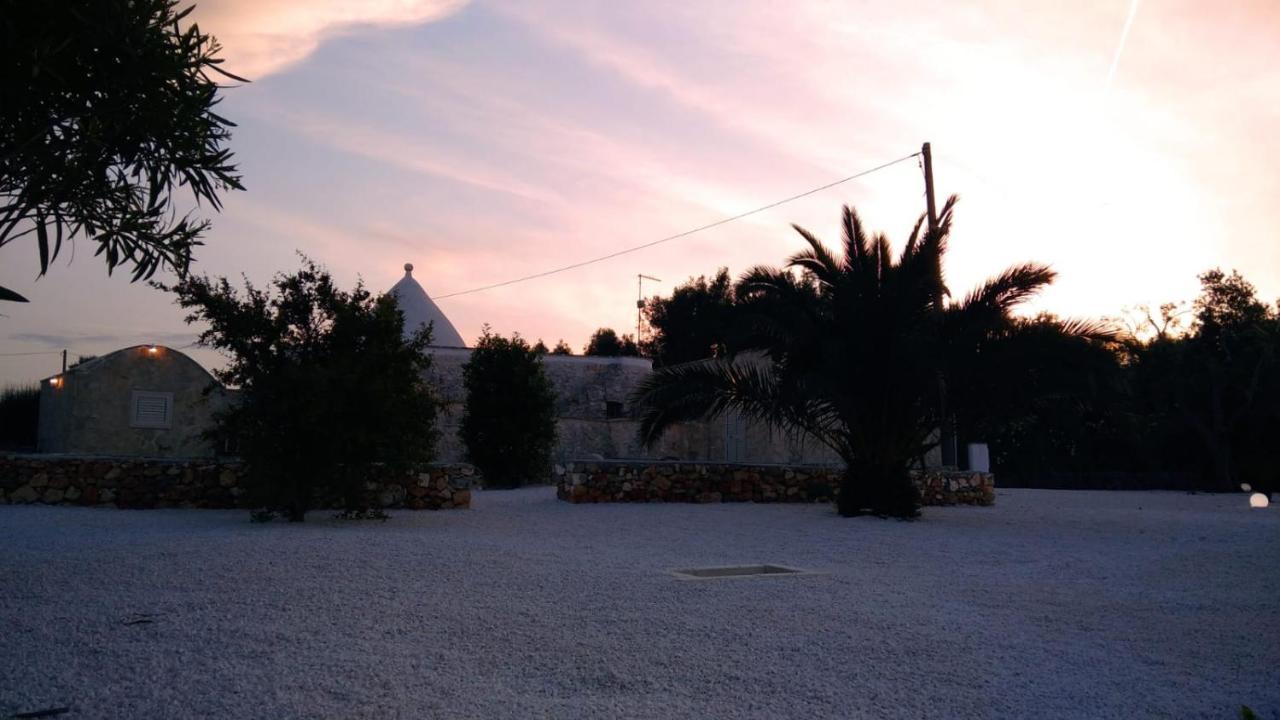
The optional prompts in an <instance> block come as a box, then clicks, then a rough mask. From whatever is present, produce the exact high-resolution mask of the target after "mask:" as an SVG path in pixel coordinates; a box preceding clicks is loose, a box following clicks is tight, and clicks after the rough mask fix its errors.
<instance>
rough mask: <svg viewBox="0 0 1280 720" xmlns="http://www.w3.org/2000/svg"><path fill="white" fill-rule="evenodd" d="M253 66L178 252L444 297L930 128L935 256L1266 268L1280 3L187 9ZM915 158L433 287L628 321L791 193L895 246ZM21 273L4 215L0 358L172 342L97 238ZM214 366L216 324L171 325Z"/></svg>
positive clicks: (763, 194)
mask: <svg viewBox="0 0 1280 720" xmlns="http://www.w3.org/2000/svg"><path fill="white" fill-rule="evenodd" d="M191 17H192V18H194V19H195V21H196V22H198V23H199V24H200V26H201V28H202V29H203V30H205V31H207V32H210V33H212V34H213V35H215V36H216V37H218V39H219V40H220V41H221V42H222V44H223V46H224V50H223V57H224V58H226V63H225V67H226V68H227V69H229V70H230V71H232V72H234V73H237V74H239V75H243V76H245V77H247V78H249V79H251V80H252V82H251V83H250V84H247V85H239V86H236V87H230V88H228V89H226V90H225V91H223V97H224V101H223V104H222V106H221V109H220V113H221V114H222V115H224V116H226V117H229V118H230V119H232V120H233V121H235V122H236V123H237V124H238V127H237V128H236V129H235V133H234V136H233V139H232V143H231V147H232V149H233V150H234V152H235V155H236V160H237V162H238V163H239V165H240V169H241V171H242V173H243V176H244V184H245V186H246V188H247V190H246V191H245V192H234V193H230V194H228V195H226V197H225V207H224V209H223V211H222V212H221V213H214V212H212V211H211V210H208V209H207V208H206V209H205V211H204V212H205V214H206V215H207V216H208V217H210V218H211V219H212V221H213V228H212V230H211V231H210V232H209V233H208V234H207V236H206V237H205V243H206V244H205V246H204V247H202V248H200V249H199V250H198V252H197V255H196V263H195V265H194V266H193V268H194V271H195V272H198V273H204V274H209V275H213V276H223V275H226V276H232V277H236V276H239V275H241V274H244V275H245V276H247V277H248V278H250V279H252V280H253V281H255V282H256V283H258V284H264V283H265V282H267V281H268V280H269V279H270V277H271V276H272V274H273V273H276V272H279V271H288V270H292V269H295V268H297V267H298V258H297V253H299V252H301V253H305V254H306V255H308V256H310V257H311V258H313V259H315V260H317V261H319V262H321V263H322V264H324V265H326V266H327V267H328V268H329V269H330V270H331V271H332V272H333V273H334V274H335V276H336V277H337V278H338V280H339V281H341V282H342V283H344V284H348V285H349V284H353V283H355V282H356V281H357V279H363V281H364V282H365V283H366V284H367V285H368V286H370V287H372V288H374V289H375V290H385V289H387V288H389V287H390V286H391V285H392V284H393V283H394V282H395V281H396V280H398V279H399V278H400V277H401V276H402V274H403V270H402V266H403V264H404V263H405V262H412V263H413V264H414V265H415V268H416V270H415V272H414V276H415V277H416V278H417V279H418V281H419V282H421V283H422V285H423V286H424V287H425V288H426V290H427V292H428V293H429V294H431V295H432V296H433V297H435V296H441V295H449V294H453V293H458V292H462V291H466V290H468V289H471V288H475V287H478V286H483V285H488V284H491V283H495V282H501V281H503V280H507V279H511V278H515V277H520V276H523V275H528V274H532V273H537V272H541V271H544V270H548V269H551V268H555V267H559V266H562V265H567V264H571V263H575V262H578V261H581V260H584V259H588V258H591V257H596V256H601V255H605V254H608V253H611V252H613V251H616V250H618V249H622V248H626V247H631V246H634V245H640V244H643V243H647V242H651V241H653V240H656V239H658V238H662V237H665V236H668V235H672V234H675V233H679V232H682V231H684V230H688V229H690V228H693V227H697V226H701V225H704V224H707V223H711V222H714V221H716V220H719V219H721V218H724V217H727V216H731V215H736V214H738V213H741V212H744V211H746V210H750V209H752V208H755V207H759V206H762V205H765V204H768V203H772V202H774V201H776V200H779V199H781V198H785V197H788V196H791V195H795V194H797V193H801V192H804V191H806V190H809V189H812V188H815V187H818V186H821V185H825V184H827V183H830V182H832V181H834V180H837V179H839V178H842V177H846V176H849V175H852V174H854V173H857V172H860V171H862V170H865V169H868V168H871V167H874V166H877V165H880V164H882V163H885V162H887V161H891V160H895V159H897V158H902V157H905V156H908V155H910V154H912V153H915V152H917V151H918V150H919V149H920V146H921V143H923V142H925V141H929V142H930V143H931V144H932V148H933V156H934V175H935V179H936V185H937V193H938V196H939V202H941V199H942V198H944V197H945V196H947V195H949V194H951V193H958V194H959V195H960V196H961V200H960V204H959V206H958V208H957V211H956V218H955V225H954V230H953V235H952V240H951V251H950V255H949V258H948V265H947V268H946V271H947V280H948V283H949V284H950V286H951V289H952V291H953V293H956V294H962V293H964V292H965V291H966V290H967V289H968V288H970V287H972V286H973V285H974V284H976V283H978V282H980V281H981V280H982V279H984V278H986V277H988V276H991V275H994V274H996V273H997V272H999V271H1000V270H1002V269H1003V268H1004V267H1006V266H1008V265H1010V264H1012V263H1017V262H1023V261H1039V262H1045V263H1049V264H1050V265H1052V266H1053V267H1054V268H1055V269H1056V270H1057V271H1058V273H1059V277H1058V280H1057V282H1056V283H1055V285H1054V286H1053V287H1052V288H1051V289H1050V290H1048V291H1047V292H1046V293H1044V294H1043V295H1042V296H1041V297H1040V298H1038V299H1037V300H1036V301H1035V302H1034V303H1033V304H1032V305H1031V306H1030V307H1029V308H1028V311H1039V310H1048V311H1052V312H1056V313H1059V314H1062V315H1068V316H1085V317H1097V316H1104V315H1117V314H1119V313H1120V312H1121V311H1122V310H1123V309H1124V308H1126V307H1130V306H1133V305H1137V304H1140V303H1150V304H1157V303H1160V302H1164V301H1173V300H1187V299H1190V298H1192V297H1193V296H1194V295H1195V292H1196V288H1197V281H1196V275H1197V274H1198V273H1200V272H1202V271H1204V270H1206V269H1208V268H1212V267H1222V268H1238V269H1239V270H1241V271H1242V272H1243V273H1244V274H1245V276H1246V277H1247V278H1248V279H1250V280H1251V281H1252V282H1253V283H1254V284H1255V285H1256V286H1257V287H1258V289H1259V291H1260V293H1261V294H1262V296H1263V297H1264V298H1267V299H1274V298H1277V297H1280V235H1278V234H1277V232H1276V230H1275V228H1276V227H1277V226H1280V202H1277V200H1278V199H1280V173H1277V172H1276V171H1275V168H1276V166H1277V164H1278V161H1280V134H1277V133H1276V132H1275V128H1276V127H1280V82H1277V81H1276V70H1275V68H1276V67H1278V66H1280V3H1276V2H1274V1H1273V0H1253V1H1250V0H1240V1H1237V2H1231V3H1205V2H1202V1H1200V0H1146V2H1141V3H1136V2H1134V1H1133V0H1107V1H1099V2H1083V1H1082V2H1072V3H1060V2H1049V1H1048V0H1044V1H1041V2H1026V1H1025V0H993V1H992V2H974V3H954V2H947V1H940V2H895V3H884V2H841V3H837V2H800V1H799V0H797V1H796V2H788V3H777V2H773V1H772V0H741V1H735V2H718V1H715V0H707V1H706V2H688V0H681V1H679V2H658V1H654V2H645V3H615V2H598V3H590V2H580V1H577V0H574V1H566V2H556V1H548V2H506V3H496V2H484V1H482V0H472V1H471V2H466V1H465V0H364V1H362V2H339V1H338V0H275V1H274V2H272V1H271V0H204V1H203V2H200V3H199V4H198V5H197V7H196V9H195V11H194V13H193V14H192V16H191ZM923 193H924V185H923V180H922V173H921V169H920V167H919V165H918V161H917V159H914V158H913V159H910V160H908V161H906V162H902V163H898V164H896V165H894V166H892V167H890V168H887V169H885V170H882V171H879V172H876V173H873V174H871V175H868V176H866V177H864V178H860V179H858V180H853V181H851V182H848V183H845V184H842V185H839V186H838V187H835V188H832V189H829V190H825V191H822V192H818V193H815V194H813V195H810V196H808V197H806V198H804V199H802V200H798V201H795V202H792V203H787V204H785V205H782V206H780V207H777V208H774V209H771V210H769V211H766V212H762V213H759V214H757V215H753V216H751V217H749V218H746V219H743V220H740V221H736V222H733V223H728V224H725V225H721V226H719V227H716V228H714V229H711V230H708V231H705V232H702V233H698V234H695V235H692V236H689V237H687V238H683V239H681V240H677V241H673V242H669V243H665V244H662V245H658V246H656V247H653V248H650V249H647V250H644V251H640V252H637V253H634V254H630V255H625V256H623V257H619V258H616V259H613V260H609V261H606V262H601V263H597V264H593V265H590V266H587V267H584V268H581V269H577V270H573V271H569V272H565V273H560V274H556V275H553V276H550V277H546V278H542V279H538V280H533V281H530V282H526V283H520V284H515V285H510V286H507V287H503V288H499V289H495V290H490V291H486V292H478V293H472V294H465V295H458V296H456V297H449V298H443V299H441V300H439V305H440V307H441V308H442V309H443V310H444V312H445V313H446V314H447V315H448V316H449V317H450V319H451V320H452V322H453V323H454V325H455V326H456V327H457V329H458V331H459V332H460V333H461V334H462V336H463V337H464V338H465V339H467V340H468V341H471V340H473V339H474V338H475V337H476V336H477V335H478V334H479V333H480V331H481V327H482V326H483V325H484V324H485V323H488V324H490V325H491V326H492V327H493V329H494V330H496V331H498V332H501V333H510V332H513V331H518V332H520V333H521V334H522V335H524V336H525V337H527V338H530V339H538V338H542V339H544V340H545V341H546V342H547V343H548V344H553V343H554V342H555V341H557V340H559V339H564V340H566V341H568V342H569V343H570V344H571V345H573V346H574V347H576V348H581V347H582V345H583V344H584V343H585V342H586V339H587V338H588V336H589V335H590V334H591V332H592V331H593V330H594V329H595V328H597V327H602V326H611V327H615V328H617V329H618V330H619V331H620V332H634V328H635V322H636V310H635V300H636V295H637V280H636V275H637V274H638V273H644V274H646V275H650V276H653V277H657V278H661V281H660V282H653V281H646V284H645V287H644V290H645V294H646V295H651V294H657V293H668V292H670V290H671V289H672V288H673V287H674V286H676V285H678V284H679V283H681V282H683V281H685V280H686V279H688V278H689V277H691V276H697V275H701V274H710V273H714V272H715V270H716V269H717V268H718V267H728V268H729V269H730V271H731V272H733V273H734V274H738V273H741V272H742V271H744V270H746V269H747V268H748V267H750V266H752V265H756V264H774V265H776V264H781V263H782V262H783V261H784V260H785V259H786V257H787V256H788V255H789V254H791V253H793V252H795V251H796V250H798V249H800V247H801V240H800V238H799V236H798V235H797V234H796V233H795V232H794V231H793V230H792V229H791V228H790V225H791V224H792V223H795V224H798V225H801V226H803V227H805V228H808V229H809V230H812V231H814V232H815V233H817V234H818V235H819V237H822V238H824V239H826V240H827V241H828V242H829V243H830V244H833V245H836V244H838V242H839V231H838V221H839V217H840V209H841V206H842V205H845V204H849V205H852V206H854V207H856V208H857V210H858V211H859V213H860V215H861V216H862V218H863V220H864V222H865V223H866V224H867V225H868V226H869V227H871V228H874V229H876V230H882V231H884V232H886V233H887V234H888V235H889V237H890V238H891V239H892V240H894V241H895V243H896V244H897V245H898V246H899V247H900V246H901V242H902V241H903V240H904V239H905V236H906V234H907V233H908V231H909V230H910V228H911V226H912V224H913V223H914V221H915V219H916V217H917V216H918V215H919V213H921V212H922V211H923V209H924V196H923ZM76 250H78V252H73V251H67V250H64V253H63V255H62V256H60V257H59V258H58V260H57V262H56V263H55V265H54V267H52V268H51V270H50V272H49V273H48V275H46V276H45V277H39V278H38V277H37V272H38V262H37V257H36V251H35V248H34V245H33V243H30V242H24V241H19V242H17V243H11V244H9V245H7V246H5V247H4V248H0V286H5V287H9V288H12V289H14V290H17V291H18V292H21V293H23V294H24V295H26V296H27V297H28V298H29V299H30V300H31V302H30V303H29V304H25V305H19V304H5V306H4V307H3V308H0V313H3V315H4V316H3V317H0V354H11V353H28V352H30V353H49V354H41V355H25V356H13V355H8V356H4V357H0V385H5V384H10V383H17V382H29V381H34V380H36V379H38V378H41V377H45V376H48V375H50V374H53V373H55V372H56V371H57V370H58V369H59V363H60V358H59V357H58V356H57V354H56V353H57V352H59V351H60V350H61V349H62V348H68V349H69V350H70V354H71V357H72V359H73V360H74V359H75V357H76V356H77V355H88V354H100V353H104V352H109V351H111V350H114V349H117V348H119V347H124V346H127V345H133V344H139V343H150V342H158V343H162V344H167V345H171V346H175V347H178V346H183V345H187V344H189V343H191V342H192V341H193V340H194V338H195V336H196V334H197V329H196V328H193V327H190V326H187V325H186V324H185V323H184V320H183V316H184V313H183V311H181V310H180V309H179V308H178V307H176V306H175V305H173V303H172V302H171V298H169V297H168V296H166V295H165V294H164V293H162V292H160V291H157V290H154V289H151V288H149V287H147V286H145V285H143V284H140V283H139V284H130V283H129V282H128V275H127V274H124V273H117V274H116V276H115V277H110V278H109V277H108V276H107V273H106V270H105V266H104V265H103V264H102V262H101V260H100V259H99V258H94V257H93V252H92V250H93V248H92V245H91V244H90V243H85V242H81V243H79V244H78V248H76ZM188 351H189V352H191V353H192V355H193V356H194V357H196V359H197V360H199V361H200V362H201V363H203V364H205V365H206V366H213V365H216V364H218V363H219V358H218V357H217V355H215V354H214V353H212V352H210V351H207V350H203V349H200V348H192V349H189V350H188Z"/></svg>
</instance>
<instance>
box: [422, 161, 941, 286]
mask: <svg viewBox="0 0 1280 720" xmlns="http://www.w3.org/2000/svg"><path fill="white" fill-rule="evenodd" d="M919 154H920V153H918V152H914V153H911V154H910V155H905V156H903V157H900V158H898V159H897V160H890V161H889V162H887V163H884V164H882V165H877V166H875V167H873V168H869V169H867V170H863V171H862V172H859V173H854V174H853V175H850V176H849V177H845V178H841V179H839V180H836V181H834V182H829V183H827V184H826V185H822V186H819V187H816V188H813V189H811V190H806V191H804V192H802V193H799V194H797V195H792V196H791V197H787V198H783V199H781V200H777V201H775V202H771V203H769V204H768V205H761V206H760V207H758V208H755V209H753V210H748V211H746V212H744V213H739V214H737V215H732V216H730V217H726V218H721V219H719V220H716V221H715V222H712V223H707V224H706V225H700V226H698V227H696V228H693V229H692V230H685V231H684V232H681V233H676V234H675V235H668V236H666V237H664V238H659V239H658V240H653V241H651V242H647V243H644V244H643V245H635V246H633V247H629V248H625V249H623V250H618V251H616V252H611V253H609V254H608V255H601V256H600V257H595V258H591V259H590V260H583V261H581V262H576V263H573V264H572V265H565V266H563V267H558V268H554V269H551V270H544V271H542V272H539V273H534V274H532V275H525V276H524V277H518V278H514V279H512V280H504V281H502V282H498V283H493V284H492V285H483V286H481V287H476V288H471V289H470V290H461V291H459V292H454V293H449V294H448V295H438V296H436V297H434V298H432V299H433V300H437V301H439V300H445V299H447V298H453V297H458V296H459V295H470V294H472V293H478V292H483V291H485V290H493V289H494V288H500V287H506V286H507V285H515V284H516V283H522V282H526V281H528V280H536V279H538V278H543V277H547V276H548V275H555V274H556V273H562V272H565V271H567V270H576V269H578V268H580V267H586V266H587V265H593V264H595V263H598V262H604V261H605V260H612V259H613V258H616V257H620V256H622V255H627V254H630V253H633V252H637V251H639V250H644V249H646V248H651V247H653V246H655V245H661V244H662V243H666V242H671V241H672V240H679V239H680V238H685V237H689V236H690V235H693V234H695V233H700V232H702V231H703V230H710V229H711V228H714V227H719V226H721V225H725V224H727V223H731V222H733V221H735V220H741V219H742V218H745V217H750V216H751V215H755V214H757V213H762V212H764V211H765V210H772V209H773V208H776V207H778V206H779V205H785V204H787V203H789V202H792V201H795V200H799V199H800V198H803V197H808V196H810V195H813V194H814V193H819V192H822V191H823V190H829V189H831V188H833V187H835V186H837V185H843V184H844V183H847V182H849V181H850V180H857V179H858V178H860V177H866V176H867V175H870V174H871V173H873V172H879V171H880V170H884V169H885V168H887V167H891V166H893V165H897V164H898V163H900V162H905V161H907V160H910V159H911V158H914V157H916V156H917V155H919Z"/></svg>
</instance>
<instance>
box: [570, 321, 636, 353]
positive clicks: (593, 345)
mask: <svg viewBox="0 0 1280 720" xmlns="http://www.w3.org/2000/svg"><path fill="white" fill-rule="evenodd" d="M582 354H583V355H588V356H596V357H640V348H639V346H637V345H636V339H635V338H634V337H633V336H631V335H623V336H622V337H618V333H616V332H614V331H613V328H600V329H599V330H596V331H595V333H593V334H592V335H591V340H590V341H588V342H587V346H586V347H585V348H583V350H582Z"/></svg>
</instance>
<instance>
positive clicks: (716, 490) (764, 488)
mask: <svg viewBox="0 0 1280 720" xmlns="http://www.w3.org/2000/svg"><path fill="white" fill-rule="evenodd" d="M841 472H842V471H841V469H840V468H837V467H825V466H814V465H798V466H788V465H742V464H733V463H688V462H647V461H641V462H616V461H604V462H593V461H585V462H584V461H575V462H570V463H566V464H564V465H559V466H557V467H556V494H557V496H558V497H559V498H560V499H561V500H567V501H569V502H571V503H597V502H698V503H715V502H798V503H809V502H830V501H831V500H832V499H833V498H834V497H835V495H836V490H837V488H838V487H839V483H840V474H841ZM916 484H917V486H918V487H919V488H920V497H921V501H922V502H923V503H924V504H925V505H991V504H994V503H995V477H994V476H993V475H992V474H991V473H983V472H972V471H943V470H926V471H925V472H923V473H920V474H918V475H917V476H916Z"/></svg>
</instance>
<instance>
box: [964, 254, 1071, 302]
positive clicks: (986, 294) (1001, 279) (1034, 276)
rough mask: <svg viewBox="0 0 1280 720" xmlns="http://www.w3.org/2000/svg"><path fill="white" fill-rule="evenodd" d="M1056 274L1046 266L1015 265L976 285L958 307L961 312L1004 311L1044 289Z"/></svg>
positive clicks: (1032, 264) (1034, 264) (1035, 264)
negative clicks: (970, 310) (969, 310)
mask: <svg viewBox="0 0 1280 720" xmlns="http://www.w3.org/2000/svg"><path fill="white" fill-rule="evenodd" d="M1057 275H1058V273H1056V272H1054V271H1053V270H1052V269H1050V268H1049V266H1047V265H1040V264H1038V263H1024V264H1022V265H1015V266H1013V267H1010V268H1007V269H1006V270H1005V271H1004V272H1002V273H1000V274H999V275H997V276H995V277H993V278H991V279H989V280H987V281H986V282H984V283H982V284H981V285H979V286H978V287H976V288H974V289H973V290H972V291H971V292H970V293H969V294H968V295H967V296H965V298H964V300H962V301H961V302H960V304H959V308H960V309H961V310H962V311H964V310H968V309H972V310H974V311H979V312H983V311H985V312H995V313H998V314H1004V313H1006V312H1008V311H1009V310H1011V309H1012V308H1013V306H1015V305H1017V304H1018V303H1021V302H1023V301H1025V300H1027V299H1028V298H1030V297H1032V296H1033V295H1035V294H1036V293H1038V292H1040V291H1041V290H1043V289H1044V288H1045V287H1046V286H1047V285H1049V284H1050V283H1052V282H1053V279H1054V278H1055V277H1057Z"/></svg>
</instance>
